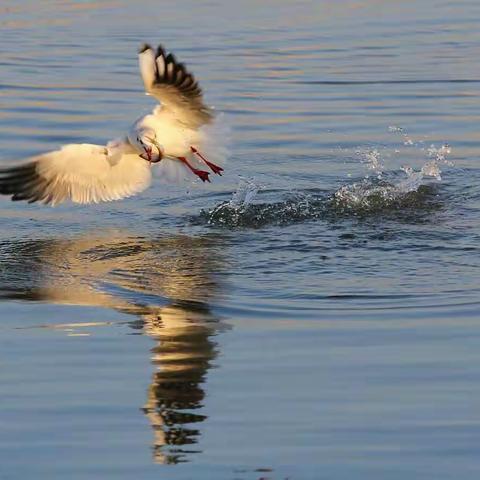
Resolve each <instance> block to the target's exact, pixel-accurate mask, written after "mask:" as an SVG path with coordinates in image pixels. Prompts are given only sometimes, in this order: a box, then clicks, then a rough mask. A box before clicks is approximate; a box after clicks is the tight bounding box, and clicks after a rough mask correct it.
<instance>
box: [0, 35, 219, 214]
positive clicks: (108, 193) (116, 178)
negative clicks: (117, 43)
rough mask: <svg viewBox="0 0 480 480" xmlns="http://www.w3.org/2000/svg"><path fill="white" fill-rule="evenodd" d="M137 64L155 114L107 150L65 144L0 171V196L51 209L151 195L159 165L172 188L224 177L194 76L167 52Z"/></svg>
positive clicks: (148, 51) (148, 53) (146, 55)
mask: <svg viewBox="0 0 480 480" xmlns="http://www.w3.org/2000/svg"><path fill="white" fill-rule="evenodd" d="M138 60H139V68H140V73H141V76H142V79H143V83H144V85H145V91H146V93H147V95H152V96H153V97H155V98H156V100H158V102H159V105H156V106H155V108H154V109H153V111H152V112H151V113H149V114H147V115H145V116H142V117H140V118H139V119H138V120H136V121H135V122H134V123H133V125H132V126H131V127H130V129H129V130H128V132H127V133H126V135H125V136H124V137H122V138H118V139H115V140H112V141H110V142H108V143H107V145H106V146H102V145H92V144H69V145H64V146H63V147H61V148H60V149H59V150H55V151H52V152H48V153H44V154H42V155H39V156H36V157H32V158H30V159H28V160H27V161H26V162H24V163H21V164H18V165H16V166H11V167H4V168H0V194H3V195H10V196H11V199H12V200H25V201H27V202H28V203H34V202H41V203H43V204H48V205H52V206H55V205H58V204H60V203H62V202H64V201H67V200H70V201H72V202H73V203H79V204H88V203H98V202H106V201H112V200H120V199H122V198H126V197H130V196H132V195H135V194H137V193H139V192H141V191H143V190H145V189H146V188H147V187H148V186H149V185H150V183H151V180H152V168H151V167H152V165H153V164H155V165H156V167H157V168H156V170H157V173H158V176H159V177H160V178H162V179H163V180H165V181H166V182H178V181H180V180H183V179H188V178H195V177H198V178H199V179H200V180H202V182H210V171H211V172H213V173H214V174H217V175H222V172H223V168H222V167H221V166H219V165H218V164H216V163H213V161H211V160H212V156H211V155H214V156H215V155H216V157H215V160H216V161H217V157H218V161H219V162H220V161H221V160H223V157H224V155H225V152H224V151H223V150H222V148H221V147H220V146H218V148H216V147H217V145H215V142H216V140H215V128H214V127H215V124H216V123H218V122H215V120H216V117H215V115H214V112H213V110H212V109H211V108H210V107H208V106H206V105H205V103H204V101H203V96H202V90H201V88H200V86H199V85H198V82H197V81H196V79H195V77H194V76H193V74H192V73H190V72H189V71H188V70H187V68H186V67H185V65H184V64H183V63H180V62H178V61H177V60H176V58H175V56H174V55H173V54H172V53H168V54H167V53H166V51H165V50H164V48H163V47H162V46H161V45H160V46H159V47H158V48H157V49H156V50H154V49H152V47H151V46H150V45H148V44H145V45H143V46H142V47H141V48H140V50H139V52H138ZM217 130H218V129H217ZM218 135H219V134H218V131H217V136H218ZM209 149H210V151H209ZM207 153H208V155H207ZM209 158H210V160H209ZM207 169H208V170H209V171H208V170H207Z"/></svg>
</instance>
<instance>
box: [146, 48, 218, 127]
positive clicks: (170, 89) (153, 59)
mask: <svg viewBox="0 0 480 480" xmlns="http://www.w3.org/2000/svg"><path fill="white" fill-rule="evenodd" d="M138 60H139V66H140V73H141V74H142V79H143V83H144V84H145V90H146V91H147V93H150V94H151V95H153V96H154V97H155V98H156V99H157V100H158V101H159V102H160V103H161V104H162V106H163V107H164V108H166V109H168V110H171V111H172V112H173V113H174V114H175V116H176V117H177V119H178V120H180V121H181V122H183V123H185V124H187V125H189V126H192V127H194V128H199V127H200V126H202V125H204V124H206V123H209V122H210V121H211V120H212V118H213V115H212V111H211V109H210V108H208V107H207V106H206V105H205V104H204V103H203V98H202V90H201V88H200V86H199V85H198V82H197V81H196V80H195V77H194V76H193V75H192V74H191V73H190V72H189V71H188V70H187V68H186V67H185V65H184V64H183V63H179V62H177V60H176V58H175V57H174V56H173V54H171V53H169V54H168V55H167V54H166V53H165V50H164V49H163V47H162V46H161V45H160V46H159V47H158V48H157V51H156V52H155V51H154V50H153V49H152V47H151V46H150V45H144V46H142V48H141V49H140V51H139V54H138Z"/></svg>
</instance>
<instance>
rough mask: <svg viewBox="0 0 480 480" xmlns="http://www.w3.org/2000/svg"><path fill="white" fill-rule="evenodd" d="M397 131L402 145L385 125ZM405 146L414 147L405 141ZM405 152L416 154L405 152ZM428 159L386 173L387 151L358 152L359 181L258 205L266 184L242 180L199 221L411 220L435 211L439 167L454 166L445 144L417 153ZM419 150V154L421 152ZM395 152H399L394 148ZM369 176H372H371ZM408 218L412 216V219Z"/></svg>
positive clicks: (249, 225) (261, 223) (257, 223)
mask: <svg viewBox="0 0 480 480" xmlns="http://www.w3.org/2000/svg"><path fill="white" fill-rule="evenodd" d="M389 130H390V131H392V132H394V133H400V134H401V135H402V137H403V144H404V145H406V142H407V139H408V140H411V138H410V137H408V136H407V135H406V134H405V133H404V131H403V129H401V127H389ZM407 143H408V145H409V146H411V145H416V146H418V145H419V143H415V142H413V140H412V141H411V142H407ZM409 151H411V152H412V153H416V152H415V151H414V150H411V149H410V148H409ZM420 152H421V154H422V156H425V155H426V156H427V158H426V159H425V160H424V163H423V165H421V166H420V167H418V166H417V168H414V167H412V166H410V165H404V166H402V167H401V168H400V169H398V167H397V169H396V170H390V171H387V169H386V159H387V158H388V157H389V156H390V153H391V151H390V152H389V151H388V150H386V151H385V152H383V150H380V149H379V148H371V147H370V148H367V149H357V150H356V151H355V153H356V154H357V157H358V158H359V159H360V162H361V163H362V164H363V165H364V166H365V168H366V169H367V173H366V174H365V175H364V177H363V178H362V179H361V180H358V181H356V182H353V183H349V184H347V185H342V186H341V187H340V188H338V189H337V190H336V191H334V192H333V193H331V192H326V191H319V190H316V191H314V190H309V191H303V192H302V191H295V192H292V191H288V192H282V191H280V192H278V191H277V192H273V193H274V196H275V195H276V196H278V195H280V199H279V200H278V201H273V202H265V201H263V202H262V201H261V200H263V199H264V198H265V195H266V194H268V195H269V196H271V194H272V191H270V192H268V191H267V189H266V187H265V185H260V184H258V183H256V182H255V180H254V179H245V178H242V179H241V180H240V182H239V184H238V187H237V189H236V191H235V192H234V193H233V194H232V198H231V199H230V200H229V201H226V202H223V203H221V204H219V205H217V206H215V207H214V208H212V209H211V210H204V211H202V212H201V213H200V216H199V218H197V220H200V221H201V222H202V223H207V224H209V225H214V226H221V227H231V228H235V227H243V228H245V227H246V228H259V227H263V226H266V225H288V224H293V223H297V222H303V221H308V220H318V219H328V220H334V219H338V218H345V217H352V216H355V217H364V216H372V215H376V214H382V215H385V214H389V213H393V214H396V213H397V212H399V211H401V212H402V215H403V218H406V217H405V212H406V211H407V210H408V211H410V212H412V215H413V216H416V217H418V213H420V214H421V213H422V212H423V213H425V212H429V211H430V210H432V208H433V209H435V208H438V206H439V205H440V204H441V202H439V201H438V198H437V188H436V186H435V184H437V183H438V182H441V180H442V176H441V174H442V170H441V165H449V166H451V165H453V163H452V162H451V161H449V160H448V158H447V157H448V155H449V154H450V153H451V148H450V146H449V145H448V144H444V145H441V146H440V147H436V146H435V145H431V146H430V147H429V148H428V149H425V148H424V147H423V145H422V148H421V149H420ZM420 152H419V153H420ZM395 153H398V151H397V150H395ZM372 172H373V173H374V175H372ZM412 218H413V217H412Z"/></svg>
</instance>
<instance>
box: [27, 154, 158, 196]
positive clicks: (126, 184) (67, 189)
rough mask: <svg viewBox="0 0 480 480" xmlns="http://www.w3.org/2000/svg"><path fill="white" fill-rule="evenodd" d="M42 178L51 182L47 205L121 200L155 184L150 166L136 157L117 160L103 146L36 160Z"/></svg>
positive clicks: (123, 157)
mask: <svg viewBox="0 0 480 480" xmlns="http://www.w3.org/2000/svg"><path fill="white" fill-rule="evenodd" d="M34 161H35V162H36V170H37V173H38V175H39V176H40V177H41V178H43V179H46V180H47V181H49V182H50V183H49V184H48V185H47V187H46V188H47V189H48V191H47V192H46V193H47V194H48V198H50V200H49V201H48V202H46V203H50V204H52V205H56V204H58V203H61V202H63V201H65V200H68V199H70V200H71V201H72V202H74V203H97V202H105V201H111V200H119V199H121V198H125V197H129V196H132V195H135V194H136V193H139V192H141V191H143V190H145V189H146V188H147V187H148V186H149V185H150V182H151V172H150V167H149V164H148V162H146V161H145V160H143V159H141V158H140V157H138V155H136V154H133V153H123V154H121V155H118V154H117V155H116V156H115V157H112V156H109V155H108V150H107V149H106V148H105V147H102V146H99V145H89V144H79V145H75V144H71V145H65V146H64V147H62V148H61V149H60V150H56V151H54V152H49V153H46V154H44V155H41V156H40V157H37V158H35V159H34Z"/></svg>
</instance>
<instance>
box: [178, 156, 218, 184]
mask: <svg viewBox="0 0 480 480" xmlns="http://www.w3.org/2000/svg"><path fill="white" fill-rule="evenodd" d="M175 158H176V159H177V160H180V161H181V162H182V163H183V164H184V165H185V166H186V167H187V168H189V169H190V170H191V171H192V173H194V174H195V175H196V176H197V177H198V178H200V179H201V180H202V182H210V179H209V178H208V176H209V175H210V174H209V173H208V172H205V171H204V170H198V168H195V167H192V165H191V164H190V162H189V161H188V160H187V159H186V158H185V157H175Z"/></svg>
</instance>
